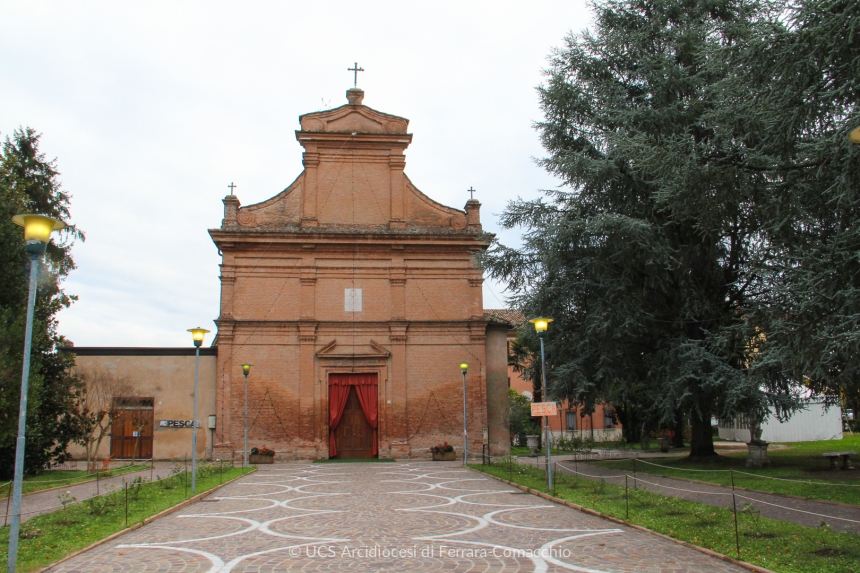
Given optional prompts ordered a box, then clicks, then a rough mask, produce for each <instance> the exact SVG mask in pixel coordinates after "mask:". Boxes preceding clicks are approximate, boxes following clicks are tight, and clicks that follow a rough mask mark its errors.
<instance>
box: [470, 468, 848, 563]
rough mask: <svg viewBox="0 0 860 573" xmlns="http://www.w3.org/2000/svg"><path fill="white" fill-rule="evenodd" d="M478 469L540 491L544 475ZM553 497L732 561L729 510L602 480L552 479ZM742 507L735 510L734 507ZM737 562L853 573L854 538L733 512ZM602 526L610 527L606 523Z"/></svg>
mask: <svg viewBox="0 0 860 573" xmlns="http://www.w3.org/2000/svg"><path fill="white" fill-rule="evenodd" d="M470 467H472V468H473V469H476V470H478V471H485V472H486V473H489V474H491V475H495V476H498V477H502V478H504V479H508V480H511V481H515V482H517V483H520V484H522V485H525V486H528V487H531V488H534V489H537V490H540V491H546V474H545V472H543V471H541V470H538V469H536V468H532V467H527V466H520V465H518V464H515V463H514V464H505V463H501V464H494V465H492V466H481V465H473V466H470ZM555 484H556V491H555V495H556V497H560V498H562V499H565V500H567V501H571V502H573V503H576V504H578V505H582V506H585V507H589V508H592V509H595V510H596V511H599V512H601V513H603V514H605V515H610V516H613V517H616V518H618V519H622V520H623V519H626V518H627V517H628V507H629V520H628V521H629V522H630V523H634V524H637V525H641V526H643V527H647V528H648V529H651V530H653V531H657V532H659V533H662V534H664V535H669V536H671V537H674V538H675V539H680V540H682V541H686V542H688V543H692V544H695V545H699V546H701V547H706V548H708V549H711V550H713V551H717V552H719V553H723V554H726V555H731V556H732V557H736V556H737V553H736V546H735V535H734V517H733V514H732V511H731V510H727V509H719V508H714V507H711V506H707V505H702V504H698V503H693V502H689V501H685V500H681V499H677V498H671V497H664V496H661V495H658V494H655V493H651V492H646V491H642V490H638V491H634V490H633V489H632V488H631V489H629V490H628V495H629V500H628V499H625V489H624V487H619V486H614V485H611V484H608V483H606V482H603V481H591V480H585V479H576V478H573V477H571V476H564V475H557V476H556V481H555ZM738 509H739V510H740V509H742V508H741V507H739V508H738ZM738 521H739V523H738V525H739V530H740V535H739V543H740V558H741V559H742V560H744V561H747V562H749V563H754V564H756V565H760V566H762V567H766V568H768V569H771V570H773V571H777V572H778V573H858V572H860V543H858V540H857V537H856V536H853V535H849V534H843V533H835V532H833V531H831V530H829V529H828V528H822V529H812V528H808V527H803V526H800V525H794V524H790V523H784V522H780V521H774V520H770V519H765V518H762V517H759V516H757V515H756V513H755V511H754V510H753V511H752V512H750V511H749V510H748V511H747V513H744V512H742V511H739V513H738ZM607 526H611V525H610V524H607Z"/></svg>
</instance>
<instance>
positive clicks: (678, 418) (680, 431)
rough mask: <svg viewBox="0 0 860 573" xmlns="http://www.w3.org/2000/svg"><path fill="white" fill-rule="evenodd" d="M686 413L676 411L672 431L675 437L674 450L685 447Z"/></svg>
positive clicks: (673, 440) (673, 438) (673, 439)
mask: <svg viewBox="0 0 860 573" xmlns="http://www.w3.org/2000/svg"><path fill="white" fill-rule="evenodd" d="M684 430H685V428H684V413H683V412H682V411H681V410H675V420H674V421H673V422H672V431H673V432H675V435H674V436H673V437H672V447H673V448H683V447H684Z"/></svg>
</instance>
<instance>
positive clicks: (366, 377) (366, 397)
mask: <svg viewBox="0 0 860 573" xmlns="http://www.w3.org/2000/svg"><path fill="white" fill-rule="evenodd" d="M350 386H355V392H356V394H358V401H359V402H360V403H361V411H362V412H364V419H365V420H367V423H368V425H369V426H370V428H371V429H372V430H373V455H374V456H375V455H378V454H379V444H378V443H377V427H378V425H379V404H378V401H377V393H378V386H377V383H376V373H372V374H366V373H352V374H329V377H328V409H329V417H328V428H329V434H328V455H329V457H333V456H336V455H337V445H336V443H335V438H334V431H335V430H336V429H337V425H338V424H339V423H340V419H341V417H343V410H344V408H345V407H346V399H347V398H348V397H349V387H350Z"/></svg>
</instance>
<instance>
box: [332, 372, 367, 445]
mask: <svg viewBox="0 0 860 573" xmlns="http://www.w3.org/2000/svg"><path fill="white" fill-rule="evenodd" d="M334 436H335V440H336V441H337V457H339V458H372V457H373V430H372V429H371V428H370V424H368V423H367V420H366V419H365V418H364V412H363V411H362V409H361V402H360V401H359V400H358V394H356V392H355V386H350V387H349V397H348V398H347V399H346V407H345V408H344V410H343V417H342V418H341V420H340V424H338V426H337V428H336V429H335V431H334Z"/></svg>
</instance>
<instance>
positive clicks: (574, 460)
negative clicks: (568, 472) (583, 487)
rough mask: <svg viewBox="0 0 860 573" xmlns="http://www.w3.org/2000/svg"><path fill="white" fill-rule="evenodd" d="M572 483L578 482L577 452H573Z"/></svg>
mask: <svg viewBox="0 0 860 573" xmlns="http://www.w3.org/2000/svg"><path fill="white" fill-rule="evenodd" d="M573 483H574V484H578V483H579V454H573Z"/></svg>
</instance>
